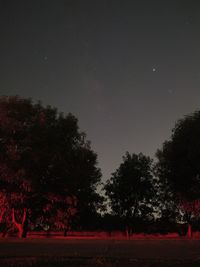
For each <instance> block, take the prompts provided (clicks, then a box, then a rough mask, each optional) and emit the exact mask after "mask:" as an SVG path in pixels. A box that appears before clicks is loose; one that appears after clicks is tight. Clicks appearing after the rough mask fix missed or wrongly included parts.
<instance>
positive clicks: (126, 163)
mask: <svg viewBox="0 0 200 267" xmlns="http://www.w3.org/2000/svg"><path fill="white" fill-rule="evenodd" d="M153 183H154V180H153V175H152V160H151V159H150V158H149V157H146V156H144V155H143V154H142V153H140V154H138V155H136V154H132V155H131V154H129V153H128V152H127V153H126V155H125V156H124V157H123V163H121V164H120V167H119V168H118V169H117V170H116V171H115V172H114V173H113V174H112V177H111V179H110V180H108V181H107V183H106V185H105V192H106V195H107V196H108V197H109V199H110V205H111V208H112V211H113V213H114V214H116V215H118V216H119V217H123V218H125V219H126V223H129V224H131V223H132V222H135V221H136V220H137V219H141V218H142V219H143V220H151V219H152V218H153V206H152V204H153V200H154V196H155V191H154V186H153Z"/></svg>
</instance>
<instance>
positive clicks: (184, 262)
mask: <svg viewBox="0 0 200 267" xmlns="http://www.w3.org/2000/svg"><path fill="white" fill-rule="evenodd" d="M23 264H24V265H23ZM34 264H35V265H34ZM51 264H52V265H51ZM0 266H5V267H7V266H73V267H74V266H109V267H111V266H122V267H125V266H142V267H143V266H145V267H147V266H200V240H94V239H92V240H87V239H81V240H77V239H74V240H67V239H52V238H49V239H27V240H19V239H4V240H3V239H1V240H0Z"/></svg>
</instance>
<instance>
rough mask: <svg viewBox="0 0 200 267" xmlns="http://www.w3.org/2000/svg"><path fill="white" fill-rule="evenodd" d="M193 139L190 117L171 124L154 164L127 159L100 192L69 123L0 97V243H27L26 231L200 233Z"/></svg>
mask: <svg viewBox="0 0 200 267" xmlns="http://www.w3.org/2000/svg"><path fill="white" fill-rule="evenodd" d="M199 134H200V111H196V112H194V113H192V114H190V115H187V116H185V117H184V118H183V119H180V120H179V121H178V122H177V123H176V124H175V127H174V129H173V131H172V134H171V137H170V138H169V140H167V141H165V142H164V143H163V145H162V147H161V149H158V150H157V152H156V160H153V159H151V158H150V157H148V156H145V155H144V154H142V153H139V154H135V153H129V152H127V153H126V154H125V155H124V156H123V158H122V163H121V164H120V166H119V167H118V168H117V169H116V170H115V171H114V172H113V173H112V175H111V177H110V179H108V180H107V181H106V182H105V183H104V184H103V185H102V174H101V170H100V168H99V167H98V161H97V154H96V153H95V152H94V151H93V150H92V148H91V144H90V142H89V141H88V140H87V139H86V134H85V133H84V132H81V131H80V129H79V127H78V120H77V118H76V117H75V116H74V115H72V114H71V113H69V114H67V115H65V114H63V113H60V112H58V110H57V109H56V108H53V107H51V106H43V105H42V104H41V103H40V102H38V103H34V102H33V101H32V100H31V99H25V98H22V97H19V96H10V97H8V96H4V97H1V98H0V232H1V235H2V237H4V236H7V235H9V234H12V233H15V232H17V233H18V236H19V237H26V235H27V232H28V231H30V230H34V231H41V230H45V231H50V230H52V231H63V234H64V235H67V234H68V232H69V231H70V230H79V231H81V230H106V231H112V230H121V231H126V232H127V234H128V235H131V234H132V233H134V232H137V231H141V232H154V233H156V232H169V231H173V230H175V231H176V230H177V231H179V233H180V234H187V235H188V236H191V235H192V230H193V229H199V228H198V224H199V212H200V161H199V159H200V141H199V136H200V135H199ZM99 186H102V191H103V193H104V194H102V193H100V192H99V189H98V188H99ZM181 223H182V224H183V225H184V227H179V228H177V225H178V224H181ZM186 224H187V228H186V227H185V225H186Z"/></svg>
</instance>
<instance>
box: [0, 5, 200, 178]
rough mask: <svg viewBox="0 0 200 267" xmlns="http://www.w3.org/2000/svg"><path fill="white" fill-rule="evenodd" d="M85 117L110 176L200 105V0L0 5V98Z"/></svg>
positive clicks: (158, 142) (150, 149)
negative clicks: (26, 99) (127, 157)
mask: <svg viewBox="0 0 200 267" xmlns="http://www.w3.org/2000/svg"><path fill="white" fill-rule="evenodd" d="M16 94H19V95H21V96H23V97H31V98H33V99H34V100H42V102H43V103H44V104H45V105H46V104H50V105H52V106H56V107H57V108H58V109H59V110H60V111H63V112H65V113H68V112H72V113H73V114H74V115H75V116H77V117H78V119H79V125H80V128H81V130H83V131H85V132H86V133H87V137H88V139H90V140H91V141H92V148H93V149H94V150H95V151H96V152H97V153H98V155H99V165H100V167H101V168H102V172H103V174H104V180H105V179H108V178H109V176H110V173H111V172H113V171H114V170H115V169H116V168H117V167H118V165H119V163H120V162H121V161H122V156H123V155H124V153H125V152H126V151H129V152H131V153H138V152H143V153H145V154H147V155H150V156H154V154H155V151H156V149H157V148H159V147H160V146H161V144H162V142H163V141H164V140H166V139H168V138H169V136H170V134H171V129H172V128H173V127H174V123H175V121H176V120H177V119H179V118H181V117H183V115H185V114H187V113H190V112H193V111H194V110H196V109H199V108H200V1H198V0H197V1H195V0H188V1H186V0H179V1H177V0H157V1H154V0H152V1H150V0H146V1H143V0H138V1H134V0H91V1H89V0H65V1H64V0H54V1H52V0H34V1H31V0H13V1H10V0H0V95H16Z"/></svg>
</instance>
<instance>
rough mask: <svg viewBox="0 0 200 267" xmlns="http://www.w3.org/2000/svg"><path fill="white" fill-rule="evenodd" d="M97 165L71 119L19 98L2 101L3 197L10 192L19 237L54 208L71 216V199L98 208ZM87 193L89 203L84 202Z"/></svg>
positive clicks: (0, 186) (0, 169)
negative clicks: (47, 211)
mask: <svg viewBox="0 0 200 267" xmlns="http://www.w3.org/2000/svg"><path fill="white" fill-rule="evenodd" d="M80 158H81V160H79V159H80ZM96 165H97V155H96V154H95V153H94V152H93V151H92V150H91V148H90V144H89V142H88V141H87V140H85V134H84V133H82V132H80V131H79V128H78V121H77V119H76V118H75V117H74V116H73V115H72V114H68V115H66V116H64V115H63V114H62V113H58V111H57V110H56V109H55V108H52V107H50V106H47V107H43V106H42V105H41V103H36V104H34V103H33V102H32V100H30V99H23V98H20V97H18V96H15V97H2V98H1V99H0V192H3V191H4V192H6V199H7V202H8V207H9V210H10V214H11V216H10V217H11V219H12V222H13V223H14V224H15V226H16V227H17V229H18V230H19V235H20V237H25V236H26V233H27V229H28V224H29V223H32V224H33V225H34V224H36V222H38V220H39V221H41V224H42V223H43V222H42V219H43V221H45V220H47V218H45V216H46V215H47V213H46V207H47V206H48V205H49V204H50V203H51V207H52V203H53V204H54V205H55V206H57V205H58V206H60V210H62V212H66V213H68V209H71V206H70V205H68V202H67V201H66V199H69V197H71V198H73V199H75V198H76V199H77V201H76V202H77V203H79V202H80V201H84V200H85V206H90V205H91V206H92V205H93V206H95V205H96V204H98V201H99V199H98V200H94V199H93V198H92V196H93V195H95V194H96V192H95V190H96V186H97V185H98V183H99V182H100V178H101V172H100V170H99V168H97V166H96ZM77 170H80V171H79V172H77ZM82 191H84V192H85V191H87V199H84V198H83V199H81V197H80V193H79V192H82ZM49 196H55V197H54V198H53V200H52V199H51V198H50V197H49ZM95 201H96V202H95ZM61 202H62V204H63V206H64V208H61V206H62V205H61ZM76 206H77V204H76ZM64 218H65V220H64ZM66 218H67V216H65V215H63V219H62V221H63V222H64V221H65V222H66ZM56 219H58V220H61V216H55V217H54V220H56ZM55 223H56V222H55ZM66 223H67V224H68V223H69V222H66Z"/></svg>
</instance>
